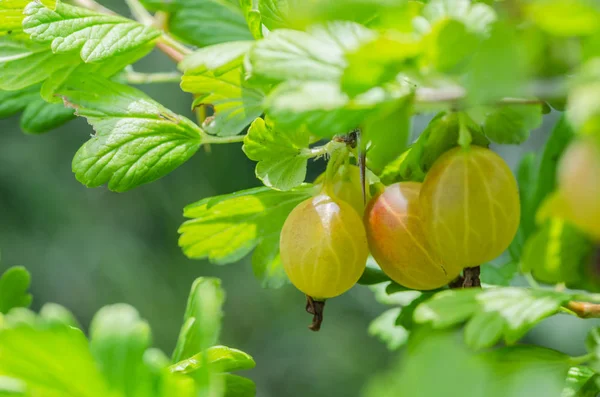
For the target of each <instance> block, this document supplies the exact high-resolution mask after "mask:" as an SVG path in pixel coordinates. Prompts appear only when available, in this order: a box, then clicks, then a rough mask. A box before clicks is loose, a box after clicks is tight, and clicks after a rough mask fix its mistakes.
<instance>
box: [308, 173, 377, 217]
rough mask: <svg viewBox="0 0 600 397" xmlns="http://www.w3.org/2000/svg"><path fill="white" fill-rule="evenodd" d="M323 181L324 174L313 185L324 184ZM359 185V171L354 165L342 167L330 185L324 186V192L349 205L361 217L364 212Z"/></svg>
mask: <svg viewBox="0 0 600 397" xmlns="http://www.w3.org/2000/svg"><path fill="white" fill-rule="evenodd" d="M324 181H325V174H324V173H323V174H321V175H320V176H319V177H318V178H317V179H316V180H315V184H318V183H324ZM360 183H361V182H360V169H359V168H358V167H357V166H355V165H343V166H341V167H340V169H339V170H338V172H337V173H336V175H335V177H334V178H333V181H332V183H331V185H329V186H325V190H326V191H327V194H329V195H330V196H332V197H334V198H336V199H340V200H342V201H345V202H346V203H348V204H350V205H351V206H352V208H354V209H355V210H356V212H358V214H359V215H360V216H362V214H363V213H364V212H365V202H364V200H363V194H362V188H361V186H360ZM367 195H368V189H367ZM367 198H368V196H367Z"/></svg>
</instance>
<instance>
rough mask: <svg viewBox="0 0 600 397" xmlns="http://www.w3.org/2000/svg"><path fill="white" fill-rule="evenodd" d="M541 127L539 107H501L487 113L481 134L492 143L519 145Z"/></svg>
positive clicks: (540, 109)
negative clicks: (532, 131)
mask: <svg viewBox="0 0 600 397" xmlns="http://www.w3.org/2000/svg"><path fill="white" fill-rule="evenodd" d="M540 125H542V106H541V105H525V106H524V105H514V106H501V107H498V108H496V109H494V110H493V111H492V112H491V113H489V114H488V115H487V117H486V119H485V123H484V125H483V132H484V133H485V135H486V136H487V137H488V138H489V139H490V140H491V141H493V142H496V143H501V144H521V143H523V142H525V141H526V140H527V138H529V133H530V132H531V130H534V129H536V128H538V127H539V126H540Z"/></svg>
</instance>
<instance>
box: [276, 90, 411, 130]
mask: <svg viewBox="0 0 600 397" xmlns="http://www.w3.org/2000/svg"><path fill="white" fill-rule="evenodd" d="M410 94H411V90H410V88H409V87H408V86H407V85H405V84H398V85H394V86H390V87H387V88H386V89H383V88H375V89H373V90H370V91H368V92H366V93H364V94H361V95H358V96H356V97H355V98H352V99H351V98H349V97H348V95H346V94H345V93H343V92H341V90H340V87H339V84H337V83H329V82H323V81H310V82H304V83H300V82H289V83H283V84H280V85H279V87H277V88H276V89H275V90H274V91H272V92H271V93H270V95H269V96H268V97H267V100H266V102H265V106H266V108H267V114H268V115H269V116H270V117H272V118H273V119H274V120H275V122H276V124H277V125H280V126H283V127H284V128H290V129H291V128H294V127H295V128H298V126H301V125H306V127H307V128H308V130H309V131H310V132H311V133H313V134H315V135H319V136H322V137H332V136H333V135H336V134H346V133H348V132H349V131H351V130H353V129H355V128H357V127H358V126H359V125H360V124H361V123H362V121H363V120H365V119H366V118H367V116H368V115H371V114H374V113H377V111H380V110H381V109H383V108H384V107H383V105H390V104H394V103H398V102H402V101H403V100H404V99H405V98H406V97H408V96H409V95H410Z"/></svg>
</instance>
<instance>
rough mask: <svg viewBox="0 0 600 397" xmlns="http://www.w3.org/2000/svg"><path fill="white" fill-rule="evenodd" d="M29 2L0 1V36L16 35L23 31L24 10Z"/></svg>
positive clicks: (19, 0)
mask: <svg viewBox="0 0 600 397" xmlns="http://www.w3.org/2000/svg"><path fill="white" fill-rule="evenodd" d="M28 3H29V0H2V1H0V36H3V35H10V34H16V33H18V32H20V31H22V30H23V28H22V26H21V25H22V24H23V18H24V17H25V16H24V15H23V9H24V8H25V6H26V5H27V4H28Z"/></svg>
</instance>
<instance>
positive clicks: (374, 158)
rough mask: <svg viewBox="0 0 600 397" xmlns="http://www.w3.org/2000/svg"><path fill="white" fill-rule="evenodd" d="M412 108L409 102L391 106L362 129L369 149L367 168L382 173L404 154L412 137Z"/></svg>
mask: <svg viewBox="0 0 600 397" xmlns="http://www.w3.org/2000/svg"><path fill="white" fill-rule="evenodd" d="M411 115H412V107H411V106H410V103H409V101H408V100H407V101H403V102H402V103H399V104H396V105H395V106H391V107H390V108H389V109H387V111H385V112H381V114H377V115H376V116H375V117H372V118H370V119H368V120H367V121H366V122H365V124H364V127H363V129H362V140H363V142H364V144H365V145H366V146H365V147H367V148H368V149H367V152H366V156H367V166H368V167H369V169H370V170H371V171H373V172H375V173H376V174H378V173H380V172H381V171H382V170H383V169H384V168H385V166H386V165H387V164H388V163H390V162H391V161H392V160H394V158H396V156H398V153H402V152H403V151H404V150H405V149H406V146H407V144H408V139H409V137H410V129H411V122H410V120H411V119H410V118H411Z"/></svg>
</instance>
